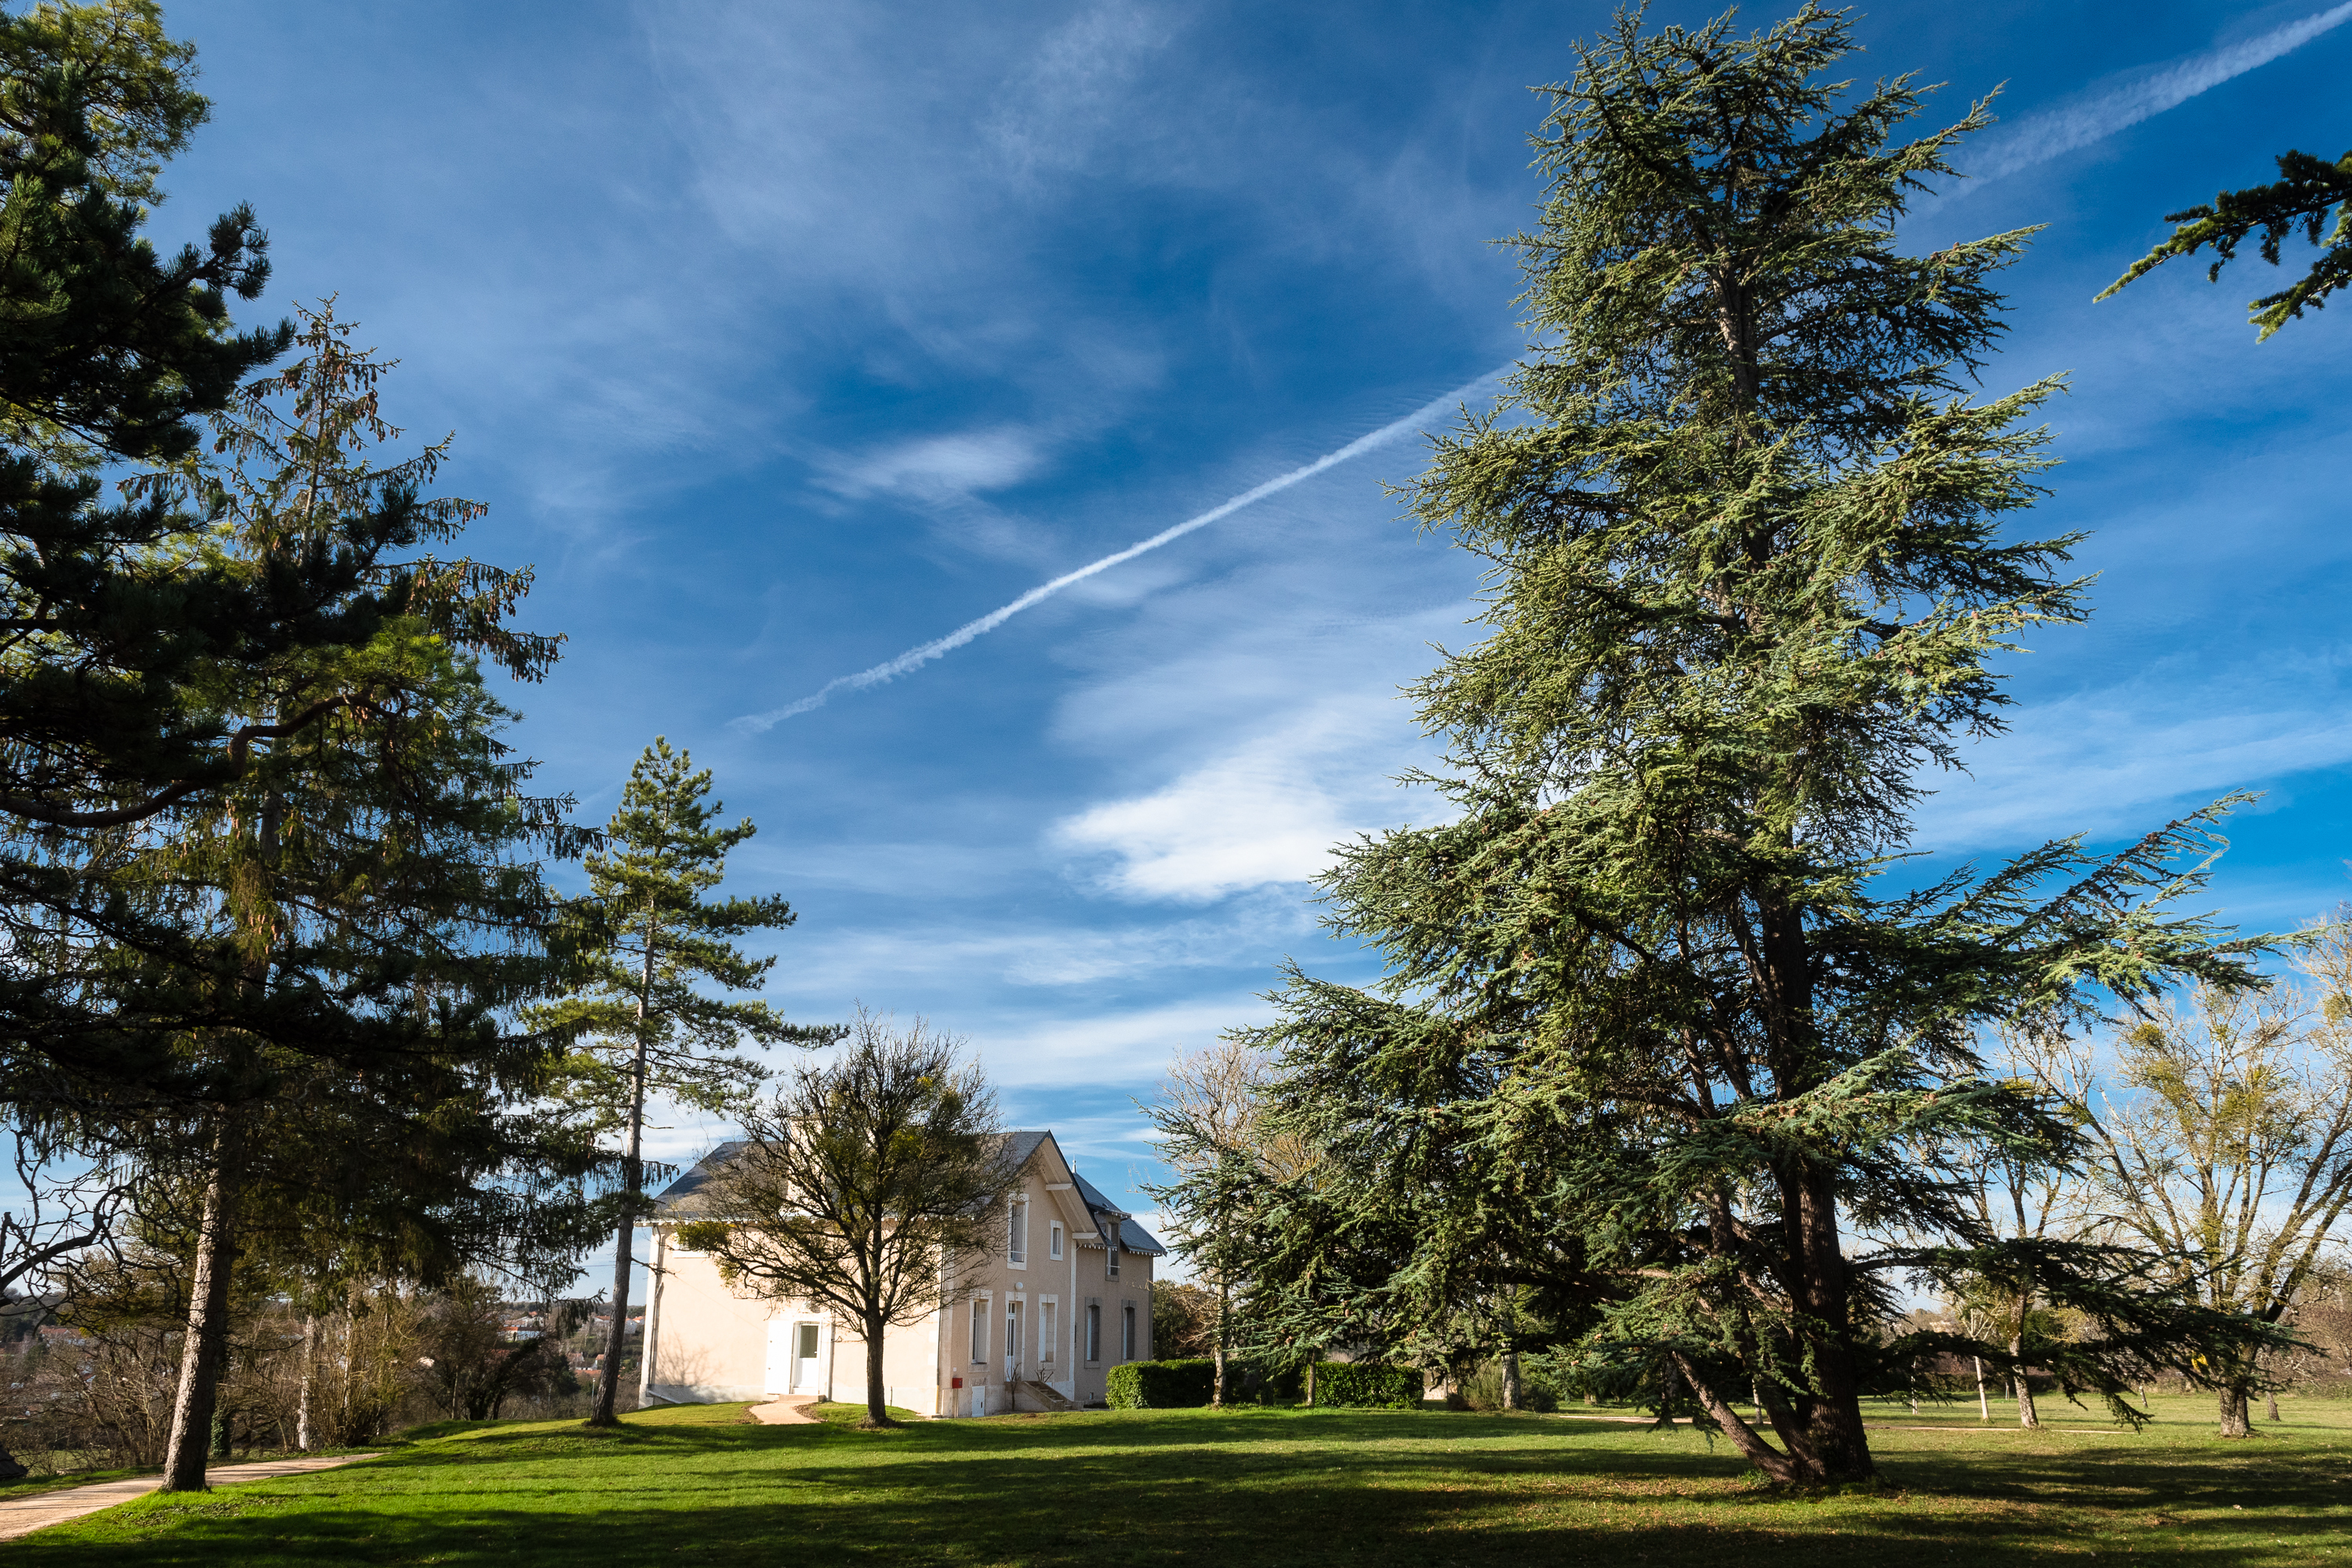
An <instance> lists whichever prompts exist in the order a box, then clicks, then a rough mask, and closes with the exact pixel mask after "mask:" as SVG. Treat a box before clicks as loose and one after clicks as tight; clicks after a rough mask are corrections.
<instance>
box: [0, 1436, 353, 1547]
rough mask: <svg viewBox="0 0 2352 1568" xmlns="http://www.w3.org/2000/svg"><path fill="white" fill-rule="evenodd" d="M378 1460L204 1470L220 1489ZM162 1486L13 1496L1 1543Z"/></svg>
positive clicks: (140, 1482)
mask: <svg viewBox="0 0 2352 1568" xmlns="http://www.w3.org/2000/svg"><path fill="white" fill-rule="evenodd" d="M373 1458H375V1456H374V1455H373V1454H331V1455H316V1456H312V1457H310V1458H299V1459H264V1460H260V1461H258V1462H257V1463H254V1464H250V1465H215V1466H214V1467H213V1468H211V1469H209V1470H206V1471H205V1480H206V1481H207V1482H209V1483H210V1484H212V1485H214V1486H216V1487H225V1486H231V1485H234V1484H235V1483H236V1482H238V1481H267V1480H275V1479H277V1478H278V1477H279V1476H299V1475H301V1474H303V1473H304V1472H306V1471H309V1470H331V1469H333V1468H335V1467H336V1466H337V1465H348V1464H350V1463H351V1462H352V1460H354V1459H373ZM162 1485H163V1477H161V1476H134V1477H132V1478H131V1479H129V1480H127V1481H100V1482H99V1483H98V1484H97V1485H96V1486H88V1487H68V1488H66V1489H62V1490H59V1491H53V1492H36V1493H34V1494H33V1495H32V1496H31V1497H23V1498H10V1499H8V1500H5V1501H0V1541H12V1540H14V1539H16V1537H17V1536H19V1535H30V1534H31V1533H32V1532H33V1531H37V1530H45V1529H47V1527H49V1526H50V1525H52V1524H63V1523H64V1522H65V1521H68V1520H69V1519H80V1518H82V1517H83V1516H84V1515H86V1514H93V1513H96V1512H97V1511H98V1510H100V1509H102V1508H112V1507H113V1506H114V1505H115V1504H116V1503H119V1502H129V1501H130V1500H131V1499H132V1498H136V1497H145V1496H146V1495H147V1494H148V1493H149V1492H152V1491H153V1490H154V1489H156V1488H157V1487H160V1486H162Z"/></svg>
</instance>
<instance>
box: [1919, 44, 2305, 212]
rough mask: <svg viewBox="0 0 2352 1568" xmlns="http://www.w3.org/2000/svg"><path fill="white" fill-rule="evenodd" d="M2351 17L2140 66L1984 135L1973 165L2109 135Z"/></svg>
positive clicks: (1989, 169)
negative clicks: (2111, 82) (2109, 84)
mask: <svg viewBox="0 0 2352 1568" xmlns="http://www.w3.org/2000/svg"><path fill="white" fill-rule="evenodd" d="M2347 21H2352V0H2345V3H2344V4H2342V5H2332V6H2330V7H2329V8H2328V9H2326V10H2325V11H2321V12H2317V13H2315V14H2314V15H2312V16H2305V17H2303V18H2302V19H2301V20H2299V21H2294V22H2289V23H2287V24H2286V25H2285V26H2279V27H2273V28H2272V29H2271V30H2270V31H2268V32H2266V33H2263V34H2261V35H2259V36H2257V37H2251V38H2246V39H2242V40H2241V41H2240V42H2238V43H2234V44H2224V45H2222V46H2221V47H2218V48H2212V49H2208V50H2206V51H2205V52H2204V53H2202V54H2198V55H2192V56H2190V57H2189V58H2187V59H2185V60H2179V61H2177V62H2175V63H2173V64H2170V65H2165V66H2158V67H2151V68H2147V69H2146V70H2145V71H2144V72H2136V73H2132V74H2131V75H2130V76H2129V77H2128V78H2127V79H2126V80H2124V81H2123V82H2121V83H2120V84H2118V85H2116V86H2112V87H2105V88H2101V89H2095V90H2094V91H2092V92H2090V93H2087V94H2085V95H2084V96H2083V97H2082V98H2080V99H2078V100H2075V101H2074V102H2072V103H2066V104H2062V105H2060V106H2059V107H2057V108H2055V109H2046V110H2040V111H2038V112H2036V113H2032V114H2028V115H2025V116H2023V117H2022V118H2021V119H2019V120H2017V121H2014V122H2013V123H2011V124H2010V125H2008V126H2007V127H2005V128H2004V129H2002V130H2001V131H2000V132H1995V133H1994V134H1992V135H1990V136H1988V137H1986V138H1985V139H1984V140H1983V141H1982V142H1979V143H1978V144H1977V146H1976V148H1975V150H1974V153H1973V155H1972V156H1971V158H1970V159H1969V168H1968V173H1969V174H1970V175H1972V176H1973V177H1974V178H1975V179H1976V180H1979V181H1983V180H1997V179H1999V178H2000V177H2001V176H2002V175H2003V174H2015V173H2017V172H2018V171H2019V170H2021V169H2027V168H2031V167H2032V166H2033V165H2034V164H2036V163H2047V162H2049V161H2050V160H2051V159H2053V158H2056V157H2060V156H2062V155H2063V154H2065V153H2072V152H2074V151H2075V150H2076V149H2078V148H2083V147H2088V146H2090V145H2091V144H2092V143H2093V142H2102V141H2105V139H2106V138H2107V137H2110V136H2113V135H2114V134H2116V132H2119V131H2126V130H2128V129H2130V128H2131V127H2132V126H2135V125H2137V124H2138V123H2139V122H2140V121H2143V120H2148V119H2152V118H2154V117H2155V116H2157V115H2159V114H2162V113H2163V112H2164V111H2165V110H2168V109H2174V108H2178V107H2179V105H2181V104H2183V103H2186V102H2188V101H2189V100H2190V99H2192V98H2195V97H2196V96H2197V95H2198V94H2199V93H2201V92H2210V91H2211V90H2212V89H2214V88H2217V87H2220V86H2221V84H2222V83H2223V82H2226V81H2231V80H2233V79H2236V78H2238V77H2242V76H2243V75H2245V74H2246V73H2247V72H2248V71H2250V70H2253V69H2255V68H2258V67H2261V66H2266V65H2268V64H2270V63H2271V61H2273V60H2274V59H2277V58H2279V57H2280V56H2282V55H2284V54H2288V53H2290V52H2292V51H2294V50H2295V49H2298V48H2301V47H2303V46H2304V45H2305V44H2307V43H2309V42H2311V40H2312V39H2314V38H2316V37H2319V36H2320V35H2322V34H2323V33H2326V32H2329V31H2332V30H2333V29H2335V28H2336V27H2339V26H2343V25H2344V24H2345V23H2346V22H2347ZM1960 189H1961V190H1965V189H1967V187H1966V186H1965V185H1963V186H1962V187H1960ZM1952 194H1953V195H1958V194H1959V193H1958V191H1955V192H1954V193H1952Z"/></svg>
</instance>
